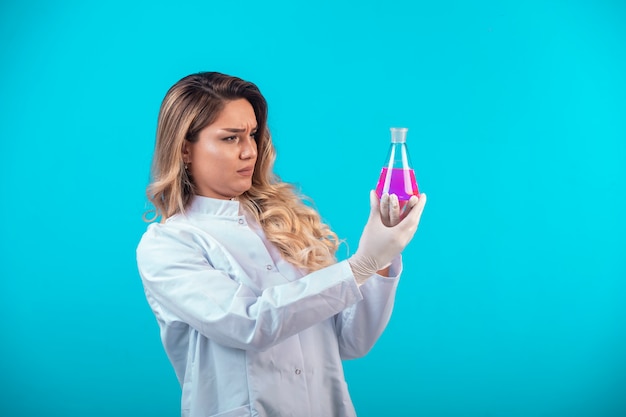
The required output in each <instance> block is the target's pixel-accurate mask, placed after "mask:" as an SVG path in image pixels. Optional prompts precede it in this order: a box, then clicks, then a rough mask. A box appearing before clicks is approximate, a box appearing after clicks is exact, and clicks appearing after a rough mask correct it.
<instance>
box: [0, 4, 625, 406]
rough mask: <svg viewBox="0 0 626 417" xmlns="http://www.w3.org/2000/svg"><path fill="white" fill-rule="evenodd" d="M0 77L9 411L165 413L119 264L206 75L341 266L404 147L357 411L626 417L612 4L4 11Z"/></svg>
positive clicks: (1, 259)
mask: <svg viewBox="0 0 626 417" xmlns="http://www.w3.org/2000/svg"><path fill="white" fill-rule="evenodd" d="M0 58H1V61H0V62H1V63H2V65H1V67H0V176H1V177H0V178H1V180H0V195H1V197H0V198H1V200H0V201H1V204H0V219H1V225H0V234H1V235H0V242H1V243H0V244H1V247H0V275H1V278H0V317H1V318H2V320H0V331H1V334H2V340H1V345H0V346H1V347H0V369H1V370H2V372H1V377H0V378H1V380H0V381H1V384H2V394H0V415H2V416H16V417H22V416H24V417H25V416H29V417H30V416H63V417H74V416H90V417H99V416H122V417H125V416H154V417H161V416H176V415H179V412H180V411H179V395H180V389H179V387H178V383H177V381H176V378H175V376H174V373H173V370H172V368H171V367H170V364H169V362H168V361H167V358H166V356H165V353H164V352H163V349H162V347H161V344H160V340H159V335H158V328H157V325H156V321H155V319H154V317H153V315H152V313H151V311H150V309H149V308H148V305H147V303H146V301H145V298H144V295H143V291H142V287H141V282H140V279H139V276H138V273H137V271H136V266H135V258H134V256H135V254H134V251H135V247H136V245H137V242H138V240H139V238H140V236H141V234H142V233H143V231H144V230H145V227H146V225H145V224H144V223H143V222H142V219H141V216H142V213H143V211H144V208H145V203H146V201H145V198H144V189H145V186H146V185H147V182H148V170H149V164H150V159H151V153H152V149H153V146H154V134H155V128H156V117H157V112H158V107H159V104H160V101H161V99H162V98H163V96H164V95H165V92H166V90H167V89H168V88H169V87H170V86H171V85H172V84H173V83H174V82H176V81H177V80H178V79H180V78H181V77H183V76H185V75H187V74H189V73H192V72H197V71H201V70H216V71H221V72H225V73H229V74H232V75H237V76H240V77H242V78H245V79H248V80H251V81H253V82H255V83H257V84H258V86H259V87H260V88H261V90H262V91H263V93H264V94H265V95H266V97H267V99H268V101H269V104H270V128H271V129H272V132H273V135H274V140H275V144H276V147H277V150H278V160H277V162H276V170H277V172H278V173H279V175H281V177H282V178H283V179H284V180H286V181H290V182H294V183H296V184H297V185H298V186H299V187H300V188H301V190H302V191H303V192H304V193H305V194H307V195H309V196H310V197H312V198H313V200H314V201H315V203H316V205H317V207H318V209H319V210H320V212H321V213H322V215H323V217H324V219H325V220H326V221H327V222H328V223H330V225H331V226H332V227H333V228H334V229H335V230H336V232H337V233H338V234H339V235H340V236H341V237H343V238H344V239H345V240H346V242H347V245H346V246H344V247H343V248H342V249H341V252H340V257H341V258H345V257H346V256H347V253H348V250H352V251H354V250H355V249H356V245H357V243H358V239H359V235H360V232H361V230H362V227H363V225H364V224H365V220H366V217H367V212H368V191H369V190H370V189H371V188H372V187H374V186H375V183H376V180H377V177H378V174H379V171H380V168H381V164H382V163H383V160H384V158H385V156H386V152H387V146H388V141H389V134H388V128H389V127H391V126H405V127H408V128H409V135H408V144H409V148H410V151H411V157H412V160H413V163H414V165H415V168H416V170H417V175H418V182H419V183H420V188H421V189H422V190H423V191H425V192H427V194H428V196H429V201H428V205H427V207H426V211H425V213H424V216H423V218H422V224H421V225H420V230H419V231H418V233H417V235H416V238H415V239H414V241H413V242H412V243H411V245H410V246H409V247H408V248H407V250H406V252H405V274H404V276H403V278H402V282H401V284H400V287H399V292H398V296H397V301H396V307H395V311H394V316H393V318H392V320H391V323H390V324H389V326H388V328H387V330H386V332H385V333H384V335H383V336H382V338H381V339H380V341H379V343H378V344H377V345H376V346H375V348H374V349H373V350H372V351H371V352H370V354H369V355H368V356H366V357H365V358H363V359H359V360H355V361H350V362H347V363H346V364H345V367H346V376H347V380H348V384H349V386H350V390H351V393H352V395H353V400H354V402H355V406H356V408H357V411H358V412H359V416H361V417H370V416H424V417H457V416H458V417H623V416H626V237H625V236H626V220H625V216H624V213H625V212H626V3H624V2H623V1H618V0H613V1H611V0H571V1H566V0H560V1H559V0H527V1H511V0H503V1H495V0H494V1H488V0H477V1H471V2H470V1H460V0H457V1H454V0H443V1H439V2H425V1H408V0H406V1H399V0H388V1H384V2H383V1H380V2H371V1H360V2H356V1H350V2H345V1H344V2H342V1H337V0H336V1H330V0H325V1H321V0H320V1H304V2H273V1H248V0H241V1H238V2H228V1H220V2H216V1H206V0H205V1H200V0H196V1H171V2H163V1H144V2H132V1H121V0H109V1H98V2H89V1H36V0H35V1H32V2H19V1H16V0H8V1H3V2H2V3H1V4H0ZM347 246H349V249H347Z"/></svg>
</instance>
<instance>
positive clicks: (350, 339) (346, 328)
mask: <svg viewBox="0 0 626 417" xmlns="http://www.w3.org/2000/svg"><path fill="white" fill-rule="evenodd" d="M401 272H402V260H401V257H400V256H398V257H397V258H396V259H394V261H393V262H392V264H391V267H390V270H389V277H383V276H380V275H374V276H372V277H370V278H369V279H368V280H367V281H365V283H364V284H363V285H361V287H360V290H361V293H362V295H363V300H362V301H360V302H359V303H357V304H354V305H353V306H351V307H350V308H347V309H346V310H344V311H342V312H341V313H339V314H337V316H336V317H335V325H336V328H337V334H338V338H339V352H340V354H341V358H342V359H354V358H359V357H362V356H364V355H365V354H366V353H367V352H369V351H370V349H371V348H372V347H373V346H374V344H375V343H376V341H377V340H378V338H379V337H380V335H381V334H382V333H383V331H384V330H385V327H387V323H389V319H390V318H391V312H392V310H393V304H394V299H395V294H396V289H397V288H398V281H399V279H400V273H401Z"/></svg>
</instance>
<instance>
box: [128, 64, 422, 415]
mask: <svg viewBox="0 0 626 417" xmlns="http://www.w3.org/2000/svg"><path fill="white" fill-rule="evenodd" d="M274 159H275V153H274V148H273V146H272V141H271V138H270V134H269V130H268V127H267V104H266V101H265V99H264V98H263V96H262V95H261V93H260V92H259V90H258V88H257V87H256V86H255V85H254V84H252V83H250V82H246V81H243V80H241V79H239V78H236V77H231V76H227V75H224V74H220V73H215V72H204V73H198V74H192V75H189V76H187V77H185V78H183V79H181V80H180V81H179V82H177V83H176V84H175V85H174V86H173V87H172V88H170V90H169V91H168V92H167V94H166V96H165V99H164V100H163V103H162V105H161V110H160V113H159V121H158V128H157V139H156V147H155V152H154V159H153V166H152V182H151V184H150V185H149V187H148V192H147V193H148V198H149V199H150V201H151V202H152V204H153V205H154V207H155V209H156V213H155V216H154V218H153V219H152V220H155V219H157V218H160V221H159V222H154V223H152V224H150V225H149V226H148V229H147V231H146V232H145V234H144V236H143V237H142V239H141V242H140V244H139V247H138V248H137V263H138V266H139V272H140V274H141V278H142V281H143V284H144V288H145V293H146V297H147V300H148V303H149V305H150V307H151V308H152V310H153V311H154V314H155V316H156V319H157V322H158V324H159V327H160V330H161V339H162V342H163V345H164V348H165V351H166V353H167V355H168V357H169V359H170V361H171V362H172V365H173V367H174V370H175V372H176V376H177V377H178V381H179V383H180V384H181V387H182V400H181V407H182V415H183V416H190V417H200V416H202V417H208V416H220V417H239V416H261V417H264V416H296V417H305V416H310V417H332V416H354V415H355V410H354V407H353V405H352V402H351V400H350V396H349V394H348V390H347V387H346V383H345V379H344V375H343V368H342V364H341V360H342V359H350V358H356V357H360V356H363V355H365V354H366V353H367V352H368V351H369V350H370V349H371V347H372V346H373V345H374V343H375V342H376V340H377V339H378V337H379V336H380V334H381V333H382V331H383V330H384V328H385V326H386V325H387V322H388V321H389V318H390V315H391V310H392V306H393V301H394V296H395V291H396V287H397V285H398V278H399V275H400V270H401V257H400V253H401V252H402V250H403V249H404V247H405V246H406V245H407V244H408V243H409V241H410V240H411V239H412V237H413V235H414V233H415V231H416V230H417V226H418V223H419V219H420V216H421V213H422V210H423V208H424V204H425V203H426V196H425V195H422V196H421V197H420V198H419V199H418V198H417V197H413V198H412V199H411V200H410V202H409V204H408V209H407V210H406V211H405V212H404V213H400V210H399V205H398V201H397V198H395V196H393V195H392V196H391V197H390V196H387V195H385V196H383V198H382V199H381V201H380V202H379V200H378V199H377V198H376V195H375V194H374V193H373V192H372V193H370V203H371V212H370V217H369V219H368V222H367V224H366V226H365V228H364V230H363V234H362V236H361V239H360V242H359V246H358V249H357V251H356V253H355V254H354V255H353V256H351V257H350V258H349V259H348V260H346V261H342V262H338V261H337V260H336V258H335V251H336V250H337V246H338V239H337V236H336V235H335V233H333V232H332V231H331V230H330V228H329V227H328V226H327V225H325V224H324V223H322V222H321V220H320V216H319V215H318V214H317V213H316V212H315V211H314V210H313V209H311V208H310V207H308V206H307V205H305V204H303V203H302V200H301V198H300V197H299V196H298V195H297V193H296V192H295V191H294V189H293V188H292V187H291V186H290V185H289V184H286V183H283V182H281V181H280V180H279V179H278V178H277V177H276V176H275V175H274V174H273V171H272V169H273V163H274Z"/></svg>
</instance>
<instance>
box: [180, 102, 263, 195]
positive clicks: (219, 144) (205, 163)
mask: <svg viewBox="0 0 626 417" xmlns="http://www.w3.org/2000/svg"><path fill="white" fill-rule="evenodd" d="M256 133H257V121H256V117H255V114H254V109H253V108H252V105H251V104H250V102H248V100H245V99H237V100H233V101H229V102H227V103H226V105H225V106H224V109H223V110H222V112H221V113H220V115H219V116H218V117H217V119H216V120H215V122H213V123H212V124H210V125H208V126H206V127H205V128H204V129H202V130H201V131H200V132H199V133H198V140H197V141H196V142H189V141H186V142H185V144H184V146H183V160H184V161H185V163H186V164H187V165H188V169H189V171H190V174H191V178H192V180H193V182H194V184H195V186H196V193H197V194H198V195H201V196H204V197H211V198H219V199H224V200H227V199H230V198H233V197H237V196H239V195H241V194H243V193H244V192H246V191H247V190H249V189H250V187H251V186H252V174H253V173H254V166H255V163H256V159H257V143H256Z"/></svg>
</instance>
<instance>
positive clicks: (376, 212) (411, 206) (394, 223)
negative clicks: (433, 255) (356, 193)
mask: <svg viewBox="0 0 626 417" xmlns="http://www.w3.org/2000/svg"><path fill="white" fill-rule="evenodd" d="M397 203H398V200H397V197H396V196H395V195H392V196H391V197H389V196H387V197H385V196H384V195H383V197H382V198H381V201H380V202H379V201H378V197H377V196H376V193H375V192H374V191H371V192H370V216H369V219H368V220H367V224H366V225H365V228H364V229H363V233H362V234H361V239H360V240H359V247H358V249H357V251H356V253H355V254H354V255H352V256H351V257H350V258H349V259H348V263H349V264H350V267H351V268H352V272H353V273H354V277H355V279H356V281H357V283H358V284H362V283H363V282H365V281H366V280H367V279H368V278H369V277H371V276H372V275H373V274H375V273H376V271H379V270H381V269H383V268H385V267H387V266H389V265H390V264H391V261H392V260H393V258H395V257H396V256H398V255H399V254H400V253H401V252H402V251H403V250H404V248H405V247H406V245H408V243H409V242H410V241H411V239H412V238H413V235H414V234H415V232H416V231H417V226H418V224H419V221H420V217H421V216H422V212H423V211H424V205H425V204H426V194H423V193H422V194H421V195H420V197H419V198H418V197H415V196H413V197H411V199H410V200H409V201H408V203H407V205H406V207H405V208H404V211H403V212H402V213H400V205H399V204H397ZM386 224H388V225H389V226H386Z"/></svg>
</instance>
